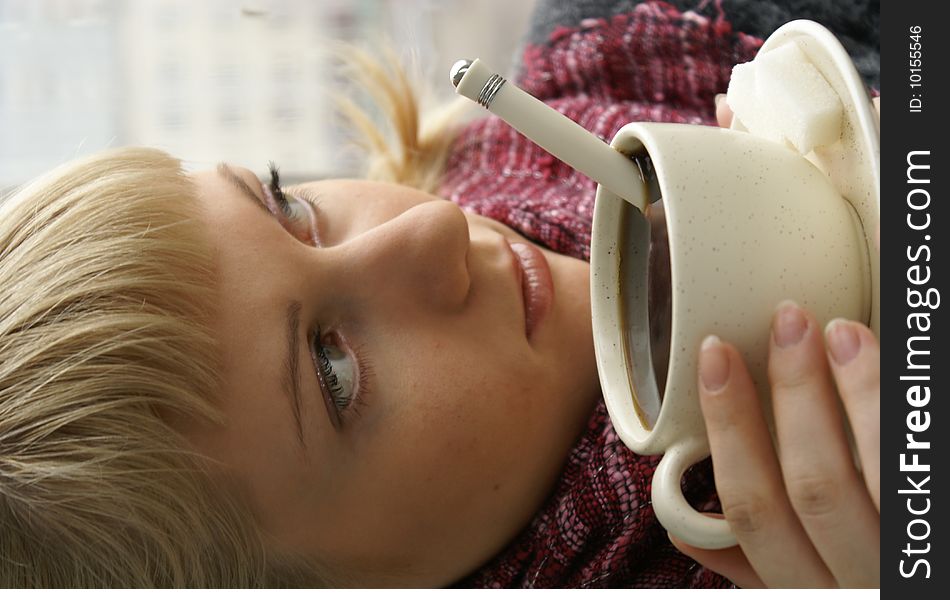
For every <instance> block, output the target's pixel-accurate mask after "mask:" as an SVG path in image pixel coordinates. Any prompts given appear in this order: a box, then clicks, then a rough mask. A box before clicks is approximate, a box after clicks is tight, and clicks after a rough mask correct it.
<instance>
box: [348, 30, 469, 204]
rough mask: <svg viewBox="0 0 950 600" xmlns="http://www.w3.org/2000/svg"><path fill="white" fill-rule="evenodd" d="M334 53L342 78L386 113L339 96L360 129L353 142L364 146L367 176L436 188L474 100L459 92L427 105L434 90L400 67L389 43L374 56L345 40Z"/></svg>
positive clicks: (355, 127)
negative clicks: (448, 99)
mask: <svg viewBox="0 0 950 600" xmlns="http://www.w3.org/2000/svg"><path fill="white" fill-rule="evenodd" d="M334 54H335V56H336V57H337V58H338V59H339V61H340V63H341V65H342V68H343V70H344V78H345V79H346V80H349V81H352V82H353V83H355V84H356V87H357V90H359V91H362V92H365V93H366V94H367V95H368V96H369V104H370V106H371V107H374V108H375V109H378V110H379V111H380V112H381V113H382V117H383V118H382V119H379V118H378V117H374V116H373V115H372V114H371V112H369V111H367V110H364V109H362V108H361V107H360V106H359V104H357V102H355V101H353V99H352V98H351V97H350V96H347V95H343V94H341V95H338V96H337V97H336V98H335V100H336V105H337V106H338V107H339V110H340V112H341V114H342V116H343V117H344V118H345V119H346V121H347V122H348V123H349V125H350V127H351V129H352V130H353V131H354V133H355V134H356V135H354V137H353V142H354V143H355V144H356V145H357V146H359V147H360V148H362V149H363V150H364V151H365V156H366V157H367V158H366V162H365V170H364V172H363V177H364V178H366V179H370V180H374V181H385V182H389V183H398V184H400V185H406V186H409V187H413V188H416V189H419V190H422V191H424V192H429V193H435V192H436V190H437V189H438V186H439V183H440V181H441V179H442V175H443V171H444V164H445V159H446V157H447V156H448V154H449V151H450V150H451V146H452V143H453V142H454V141H455V137H456V134H457V132H458V131H459V130H460V129H461V127H462V125H463V124H464V123H465V122H466V121H467V120H468V119H469V118H470V117H471V115H472V110H471V109H472V107H473V106H474V105H473V103H472V102H469V101H468V100H466V99H465V98H461V97H459V98H456V101H455V102H449V103H446V104H441V105H436V106H433V107H431V108H428V107H427V108H423V107H422V106H421V104H422V101H423V100H424V98H425V96H427V95H432V94H431V92H430V90H429V89H428V87H427V86H426V84H425V83H424V79H423V78H421V77H418V76H416V77H410V76H409V75H408V74H407V73H406V71H405V69H404V68H401V67H400V66H399V65H400V64H401V63H400V60H399V59H398V57H397V56H396V53H395V52H394V51H393V50H392V48H391V47H390V46H384V47H383V49H382V50H381V51H380V55H379V56H376V55H374V54H371V53H369V52H367V51H366V50H363V49H361V48H358V47H355V46H352V45H349V44H344V45H338V46H337V47H336V49H335V51H334ZM381 122H382V124H381Z"/></svg>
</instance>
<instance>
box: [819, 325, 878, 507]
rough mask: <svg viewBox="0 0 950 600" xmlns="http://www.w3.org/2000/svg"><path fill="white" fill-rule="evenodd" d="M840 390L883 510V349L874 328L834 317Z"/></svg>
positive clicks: (829, 334) (832, 350)
mask: <svg viewBox="0 0 950 600" xmlns="http://www.w3.org/2000/svg"><path fill="white" fill-rule="evenodd" d="M825 338H826V339H827V340H828V356H829V357H830V358H831V361H830V363H831V372H832V374H833V375H834V379H835V383H836V385H837V387H838V393H839V395H840V396H841V401H842V403H843V404H844V409H845V413H847V415H848V422H849V423H850V424H851V431H852V433H853V434H854V441H855V445H856V446H857V450H858V457H859V458H860V459H861V467H862V468H861V470H862V474H863V475H864V482H865V485H866V486H867V488H868V492H870V494H871V500H872V502H873V503H874V508H876V509H877V511H878V512H880V511H881V349H880V346H879V344H878V341H877V338H875V337H874V333H872V332H871V330H870V329H868V328H867V327H865V326H864V325H861V324H859V323H854V322H851V321H845V320H843V319H834V320H833V321H831V322H829V323H828V325H827V327H825Z"/></svg>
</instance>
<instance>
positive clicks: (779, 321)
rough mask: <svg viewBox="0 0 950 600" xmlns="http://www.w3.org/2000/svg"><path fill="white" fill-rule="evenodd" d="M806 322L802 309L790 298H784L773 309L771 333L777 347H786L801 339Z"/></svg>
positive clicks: (803, 335)
mask: <svg viewBox="0 0 950 600" xmlns="http://www.w3.org/2000/svg"><path fill="white" fill-rule="evenodd" d="M807 327H808V322H807V321H806V320H805V315H804V313H802V309H800V308H798V305H797V304H795V303H794V302H792V301H791V300H785V301H784V302H782V303H781V304H779V305H778V308H777V309H776V311H775V321H774V323H773V325H772V335H773V336H774V337H775V343H776V345H778V347H779V348H788V347H789V346H794V345H795V344H797V343H798V342H800V341H802V338H803V337H805V329H806V328H807Z"/></svg>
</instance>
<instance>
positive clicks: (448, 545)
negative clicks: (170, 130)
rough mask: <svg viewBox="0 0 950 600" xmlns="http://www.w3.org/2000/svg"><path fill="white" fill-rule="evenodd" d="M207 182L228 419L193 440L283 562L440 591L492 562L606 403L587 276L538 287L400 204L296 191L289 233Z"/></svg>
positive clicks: (230, 183) (504, 260) (488, 246)
mask: <svg viewBox="0 0 950 600" xmlns="http://www.w3.org/2000/svg"><path fill="white" fill-rule="evenodd" d="M194 179H195V180H196V182H197V184H198V186H199V189H200V196H201V202H202V205H203V209H204V213H203V214H204V218H205V219H206V222H207V226H208V231H209V233H210V236H211V238H212V243H213V246H214V250H215V252H216V261H217V268H218V272H217V277H218V285H219V287H218V290H219V293H220V301H219V306H220V312H219V314H218V315H217V321H216V324H215V327H216V332H217V335H218V336H219V338H220V342H221V345H222V349H223V360H224V395H223V397H222V398H221V399H220V403H221V407H222V409H223V410H224V412H225V414H226V416H227V419H228V420H227V424H226V426H224V427H216V426H210V425H206V424H196V423H191V424H180V427H181V429H182V430H183V432H184V433H185V434H186V436H187V437H188V438H189V440H191V441H192V442H193V443H194V444H195V446H196V447H197V448H199V449H200V450H201V451H202V452H203V453H205V454H206V455H208V456H210V457H211V458H213V459H215V460H216V461H220V463H221V464H222V465H224V468H225V470H226V472H227V473H228V474H229V475H230V476H231V477H232V478H233V479H234V481H236V482H237V484H238V485H239V486H240V488H241V489H243V490H244V491H246V493H247V494H248V497H249V499H250V501H251V504H252V506H253V507H254V509H255V510H256V512H257V513H258V515H259V520H260V522H261V524H262V526H263V528H264V530H265V531H266V532H267V533H268V534H269V535H270V536H271V538H272V543H273V544H274V545H275V547H277V548H278V549H280V550H291V551H294V552H297V553H302V554H304V555H305V556H307V557H311V558H313V559H314V560H315V561H319V562H320V563H322V564H324V565H326V566H328V567H329V568H330V570H331V572H339V573H345V574H348V575H349V576H352V577H355V578H357V579H356V581H357V582H358V583H359V584H361V585H386V584H389V585H395V584H400V583H402V584H409V585H441V584H446V583H450V582H451V581H453V580H455V579H457V578H460V577H462V576H464V575H465V574H466V573H468V572H469V571H471V570H473V569H474V568H476V567H477V566H479V564H480V563H482V562H483V561H485V560H487V559H488V558H490V557H491V556H492V555H493V554H494V553H496V552H497V551H499V550H500V549H501V548H502V547H503V546H504V545H505V543H506V542H508V541H510V540H511V539H512V538H513V537H514V536H515V535H516V534H517V533H518V531H519V530H520V529H521V528H522V527H524V526H525V525H527V523H528V522H529V520H530V518H531V515H532V514H533V513H534V512H535V511H536V510H537V508H538V507H539V506H540V504H541V502H542V501H543V500H544V497H545V495H546V494H547V493H548V492H549V491H550V489H551V486H552V484H553V483H554V481H555V480H556V478H557V475H558V472H559V470H560V467H561V465H562V462H563V460H564V459H565V457H566V454H567V451H568V450H569V449H570V447H571V445H572V444H573V441H574V440H575V438H576V436H577V435H578V434H579V432H580V430H581V428H582V426H583V424H584V422H585V418H586V417H587V415H588V413H589V412H590V409H591V408H592V406H593V401H594V399H595V398H596V397H597V396H598V394H599V387H598V384H597V374H596V368H595V363H594V356H593V344H592V340H591V329H590V305H589V286H588V266H587V264H586V263H584V262H583V261H579V260H576V259H572V258H568V257H564V256H561V255H558V254H554V253H552V252H549V251H547V250H541V251H540V255H541V256H543V259H544V260H543V261H541V263H545V262H546V264H547V269H545V268H544V267H543V265H542V266H541V267H537V261H536V260H535V261H534V262H533V261H532V258H531V256H532V255H531V253H530V252H526V251H525V246H520V245H519V244H526V243H527V242H526V240H525V239H524V238H522V237H521V236H519V235H517V234H516V233H514V232H513V231H512V230H511V229H509V228H507V227H505V226H503V225H501V224H499V223H497V222H495V221H491V220H489V219H485V218H482V217H478V216H474V215H469V214H465V213H463V212H462V211H460V210H459V209H458V208H457V207H456V206H455V205H453V204H452V203H450V202H447V201H444V200H439V199H436V198H434V197H432V196H429V195H427V194H424V193H422V192H419V191H417V190H414V189H410V188H406V187H401V186H395V185H389V184H380V183H371V182H365V181H343V180H341V181H319V182H314V183H309V184H306V185H302V186H297V187H295V188H293V189H290V190H288V193H287V197H288V200H289V209H290V216H289V217H288V216H287V215H285V214H283V213H282V212H281V211H280V210H279V209H278V208H277V202H276V200H275V195H274V194H273V193H271V192H270V190H269V189H268V186H266V185H262V183H261V182H260V180H259V179H258V178H257V177H256V176H255V175H254V174H253V173H251V172H250V171H247V170H244V169H237V168H233V169H231V168H227V167H225V166H223V165H222V166H221V167H219V168H218V169H217V170H215V171H209V172H202V173H197V174H195V175H194ZM292 196H297V197H298V198H309V199H311V200H315V201H316V204H317V205H318V208H317V210H316V211H313V212H311V211H310V209H309V208H308V207H309V206H310V205H311V202H310V201H300V200H295V199H294V198H293V197H292ZM262 207H266V210H262ZM275 213H276V214H277V216H275ZM311 217H313V218H312V219H311ZM534 247H535V248H537V246H534ZM519 255H521V256H525V257H527V259H526V260H519V259H518V258H517V257H518V256H519ZM532 264H535V267H532V266H531V265H532ZM524 266H527V267H528V268H527V271H526V272H523V271H522V270H521V268H522V267H524ZM546 270H549V272H550V280H551V282H552V283H553V296H550V297H549V296H548V295H547V294H546V293H545V287H546V286H545V285H544V283H543V280H544V278H545V277H546V275H545V272H546ZM534 277H540V281H541V284H539V285H540V287H536V288H534V289H535V290H540V291H539V292H531V289H532V286H531V281H524V284H523V280H522V278H525V279H526V280H527V279H532V278H534ZM532 281H533V279H532ZM523 290H527V292H525V291H523ZM525 297H527V298H529V299H528V300H527V301H526V300H525ZM532 297H534V298H535V300H531V299H530V298H532ZM526 307H527V308H526Z"/></svg>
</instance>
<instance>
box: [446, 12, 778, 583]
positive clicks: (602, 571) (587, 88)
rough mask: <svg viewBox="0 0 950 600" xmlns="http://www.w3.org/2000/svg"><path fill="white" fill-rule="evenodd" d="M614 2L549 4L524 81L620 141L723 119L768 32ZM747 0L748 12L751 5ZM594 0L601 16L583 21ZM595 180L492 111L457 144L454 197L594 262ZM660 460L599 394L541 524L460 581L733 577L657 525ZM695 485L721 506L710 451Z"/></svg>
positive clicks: (703, 498)
mask: <svg viewBox="0 0 950 600" xmlns="http://www.w3.org/2000/svg"><path fill="white" fill-rule="evenodd" d="M606 4H607V3H605V2H603V1H601V2H593V1H591V0H587V1H582V2H561V3H554V2H547V1H543V2H542V5H541V10H540V11H539V14H538V15H536V18H535V24H534V27H533V29H532V34H531V36H529V39H528V43H526V45H525V46H524V48H523V53H522V60H521V64H520V66H519V70H518V73H519V75H518V78H517V83H518V85H520V86H521V87H522V88H524V89H525V90H527V91H528V92H530V93H531V94H533V95H535V96H537V97H539V98H541V99H542V100H544V101H545V102H546V103H548V104H549V105H551V106H553V107H554V108H556V109H557V110H559V111H561V112H562V113H564V114H565V115H567V116H568V117H570V118H571V119H573V120H574V121H577V122H578V123H580V124H581V125H582V126H583V127H585V128H586V129H588V130H590V131H592V132H594V133H596V134H597V135H599V136H600V137H601V138H602V139H604V140H607V141H609V140H610V139H611V138H612V137H613V135H614V133H615V132H616V131H617V130H618V129H619V128H620V127H621V126H622V125H624V124H625V123H628V122H631V121H665V122H677V123H694V124H715V115H714V101H713V98H714V95H715V94H716V93H720V92H725V90H726V87H727V84H728V81H729V76H730V73H731V70H732V67H733V65H735V64H736V63H739V62H745V61H748V60H751V59H752V58H753V57H754V55H755V53H756V51H757V49H758V48H759V47H760V46H761V44H762V39H761V38H760V37H757V36H754V35H749V34H746V33H744V32H741V31H737V30H736V28H735V27H734V25H733V23H732V21H731V20H730V19H731V15H730V14H729V12H728V10H725V11H724V10H722V7H721V6H719V5H716V10H714V11H713V12H712V13H711V14H710V13H709V11H708V10H703V11H700V12H681V11H680V10H679V9H677V8H676V7H675V6H673V5H672V4H668V3H664V2H623V1H621V2H614V3H611V4H612V5H614V8H615V9H614V8H612V9H611V10H609V11H604V10H603V9H604V6H605V5H606ZM739 4H741V5H743V6H744V7H745V8H744V9H742V10H744V11H746V12H748V10H749V7H748V3H739ZM759 4H762V5H765V4H767V2H761V3H756V5H757V6H758V5H759ZM723 5H724V6H728V5H729V3H726V2H723ZM592 7H595V8H598V10H601V13H598V14H601V16H599V17H591V16H583V17H580V18H579V15H589V14H593V13H591V12H587V13H585V12H584V11H585V10H586V11H590V10H591V9H592ZM739 16H740V15H736V17H737V18H738V17H739ZM793 16H794V15H793ZM743 18H745V17H743ZM542 30H543V31H545V32H546V33H545V34H544V35H543V36H542V37H538V36H539V33H538V32H539V31H542ZM595 190H596V185H595V184H594V182H592V181H591V180H590V179H588V178H587V177H586V176H584V175H582V174H580V173H577V172H575V171H574V170H573V169H571V168H570V167H568V166H567V165H565V164H564V163H562V162H560V161H559V160H557V159H555V158H553V157H552V156H551V155H550V154H548V153H547V152H545V151H544V150H541V149H540V148H538V147H537V146H535V145H534V144H533V143H532V142H530V141H528V140H527V139H526V138H524V137H523V136H521V135H520V134H518V133H517V132H516V131H514V130H513V129H511V128H510V127H509V126H508V125H506V124H505V123H503V122H502V121H501V120H499V119H497V118H495V117H487V118H484V119H481V120H479V121H476V122H473V123H472V124H470V125H469V126H468V127H467V128H466V129H465V130H464V131H463V133H462V134H461V135H460V136H459V138H458V139H457V140H456V142H455V144H454V146H453V149H452V151H451V154H450V156H449V159H448V163H447V170H446V175H445V178H444V180H443V185H442V187H441V189H440V193H441V195H442V196H443V197H445V198H449V199H450V200H452V201H453V202H456V203H457V204H459V205H460V206H462V207H463V208H465V209H466V210H470V211H472V212H476V213H479V214H481V215H484V216H488V217H491V218H493V219H495V220H497V221H500V222H502V223H505V224H507V225H509V226H510V227H512V228H513V229H515V230H517V231H519V232H520V233H522V234H523V235H525V236H526V237H528V238H530V239H532V240H534V241H536V242H538V243H540V244H542V245H544V246H546V247H548V248H550V249H552V250H555V251H557V252H561V253H563V254H568V255H570V256H574V257H577V258H582V259H585V260H587V259H589V256H590V230H591V220H592V210H593V203H594V193H595ZM656 462H657V459H656V458H655V457H641V456H637V455H635V454H634V453H633V452H631V451H630V450H629V449H628V448H627V447H626V446H625V445H624V444H623V443H622V442H621V441H620V439H619V438H618V437H617V435H616V433H615V432H614V429H613V427H612V426H611V424H610V420H609V418H608V416H607V411H606V408H605V406H604V404H603V402H601V403H599V404H598V406H597V408H596V409H595V410H594V412H593V414H592V415H591V417H590V419H589V422H588V424H587V428H586V430H585V431H584V433H583V435H582V436H581V438H580V439H579V441H578V442H577V444H576V445H575V446H574V448H573V449H572V450H571V452H570V454H569V456H568V458H567V461H566V463H565V467H564V470H563V472H562V475H561V478H560V480H559V482H558V483H557V486H556V488H555V489H554V490H553V492H552V494H551V495H550V497H549V498H548V500H547V501H546V503H545V504H544V505H543V506H542V507H541V509H540V510H539V511H538V513H537V514H536V516H535V517H534V519H533V521H532V522H531V523H530V524H529V525H528V526H527V527H526V528H525V530H524V531H523V532H522V533H521V534H520V535H519V536H518V537H517V538H516V539H515V540H513V541H512V542H511V544H510V545H509V546H508V547H507V548H505V549H504V550H503V551H502V552H500V553H499V554H498V555H497V556H496V557H494V558H493V559H492V560H490V561H489V562H488V563H487V564H485V565H484V566H483V567H481V568H480V569H478V570H477V571H476V572H475V573H473V574H471V575H470V576H469V577H467V578H465V579H464V580H462V581H460V582H458V584H457V585H458V586H459V587H726V586H730V585H731V584H730V583H729V582H728V581H726V580H725V579H723V578H721V577H720V576H718V575H716V574H714V573H711V572H710V571H708V570H706V569H705V568H703V567H701V566H699V565H697V564H696V563H695V562H694V561H692V560H691V559H689V558H687V557H685V556H683V555H682V554H680V553H679V552H677V551H676V550H675V548H673V547H672V545H671V544H670V542H669V540H668V538H667V536H666V533H665V531H664V530H663V529H662V528H661V527H660V526H659V524H658V523H657V521H656V517H655V515H654V512H653V509H652V507H651V505H650V482H651V478H652V475H653V470H654V468H655V465H656ZM685 489H686V491H687V496H688V497H689V498H690V500H691V502H692V503H693V505H694V506H697V507H700V508H702V509H704V510H708V509H710V508H712V507H714V506H715V494H714V486H713V483H712V477H711V469H710V467H709V463H708V461H707V462H706V463H704V464H702V465H699V466H697V467H695V468H693V469H691V471H690V472H689V473H688V474H687V477H686V483H685Z"/></svg>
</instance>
